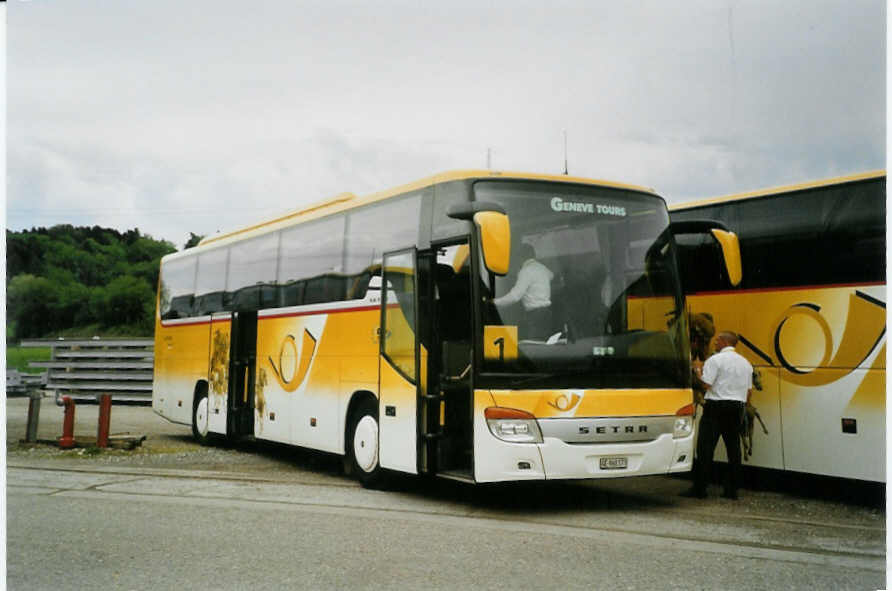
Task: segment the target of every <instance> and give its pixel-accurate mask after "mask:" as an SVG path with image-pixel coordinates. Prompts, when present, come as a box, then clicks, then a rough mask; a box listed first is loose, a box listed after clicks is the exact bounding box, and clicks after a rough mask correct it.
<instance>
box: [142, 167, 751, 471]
mask: <svg viewBox="0 0 892 591" xmlns="http://www.w3.org/2000/svg"><path fill="white" fill-rule="evenodd" d="M701 226H702V228H701V229H702V230H703V231H704V232H706V233H708V234H709V235H710V237H711V238H710V239H712V240H717V241H718V242H719V243H720V244H721V245H722V249H723V253H724V255H723V264H722V269H723V270H724V271H723V272H725V273H728V272H730V273H731V274H732V275H733V274H735V273H737V274H738V275H739V266H740V264H739V252H738V250H737V247H736V237H735V236H734V235H733V234H731V233H729V232H724V231H723V230H722V229H721V228H718V227H715V228H713V227H710V226H709V225H708V224H706V225H702V224H701ZM520 252H528V253H530V254H529V255H524V256H514V253H520ZM532 261H534V262H532ZM533 264H535V265H538V268H539V271H538V273H539V276H538V281H540V283H541V282H542V281H547V286H546V288H545V291H544V292H541V293H540V294H539V299H538V300H537V301H536V303H537V304H538V306H537V308H536V309H535V310H531V309H528V308H529V306H527V305H526V303H529V302H526V303H525V302H524V301H523V299H522V298H520V299H518V301H516V302H515V303H506V300H505V299H500V298H501V297H502V296H504V295H505V294H506V293H508V292H509V291H511V290H512V288H515V287H516V285H517V284H518V282H520V283H521V284H522V285H521V287H517V289H522V288H523V284H525V283H529V273H530V272H529V270H526V271H525V270H524V267H525V266H527V265H533ZM543 269H545V270H544V271H543ZM735 269H736V270H737V271H735ZM524 277H525V278H524ZM738 280H739V277H738ZM540 288H542V285H540ZM516 293H518V292H515V294H516ZM543 293H544V294H545V296H544V297H543V295H542V294H543ZM508 299H512V298H508ZM515 299H517V298H515ZM543 304H544V305H543ZM683 311H684V300H683V295H682V288H681V282H680V277H679V272H678V267H677V264H676V253H675V241H674V238H673V231H672V229H671V228H670V224H669V214H668V211H667V208H666V205H665V202H664V201H663V199H662V198H660V197H659V196H658V195H656V194H654V193H653V192H652V191H650V190H648V189H643V188H640V187H635V186H631V185H624V184H618V183H610V182H603V181H596V180H590V179H583V178H575V177H569V176H548V175H538V174H521V173H498V172H492V171H473V170H472V171H458V172H451V173H445V174H440V175H437V176H434V177H431V178H427V179H423V180H421V181H418V182H415V183H412V184H409V185H406V186H402V187H398V188H396V189H393V190H390V191H385V192H383V193H377V194H374V195H370V196H367V197H357V196H355V195H352V194H344V195H340V196H338V197H336V198H334V199H332V200H330V201H327V202H324V203H321V204H318V205H315V206H312V207H307V208H303V209H300V210H298V211H295V212H293V213H290V214H287V215H284V216H281V217H279V218H276V219H273V220H269V221H266V222H263V223H259V224H256V225H253V226H248V227H245V228H243V229H240V230H236V231H233V232H229V233H226V234H221V235H216V236H213V237H210V238H206V239H204V240H203V241H202V242H201V243H200V244H199V245H198V246H197V247H195V248H191V249H187V250H185V251H183V252H179V253H175V254H172V255H168V256H166V257H165V258H164V259H163V260H162V263H161V279H160V286H159V293H158V305H157V315H156V325H155V375H154V390H153V400H152V404H153V408H154V410H155V412H157V413H158V414H160V415H161V416H163V417H165V418H167V419H169V420H171V421H174V422H178V423H183V424H186V425H191V426H192V429H193V433H194V435H195V437H196V438H197V439H198V440H199V441H202V442H206V441H208V440H210V439H212V438H215V437H216V438H222V437H227V438H244V437H248V438H255V439H264V440H269V441H275V442H282V443H286V444H292V445H296V446H302V447H307V448H313V449H317V450H323V451H326V452H332V453H335V454H341V455H343V456H344V458H345V464H346V465H347V466H348V469H349V470H350V471H352V472H353V473H354V474H355V475H357V477H358V478H359V479H360V480H361V481H362V482H363V484H365V485H373V484H375V483H376V482H377V481H378V480H379V479H380V478H381V476H382V473H383V471H385V470H395V471H400V472H406V473H412V474H435V475H439V476H443V477H447V478H453V479H458V480H463V481H468V482H493V481H508V480H529V479H568V478H601V477H618V476H629V475H643V474H665V473H670V472H683V471H687V470H690V468H691V461H692V455H693V453H692V452H693V437H692V414H693V406H692V391H691V382H690V353H689V344H688V328H687V318H686V315H685V314H684V313H683ZM533 312H535V313H533ZM655 315H656V316H659V318H661V324H660V326H658V327H656V328H652V329H647V330H645V328H644V321H645V320H644V319H645V318H647V317H653V316H655ZM533 317H535V323H534V322H533V320H532V319H533Z"/></svg>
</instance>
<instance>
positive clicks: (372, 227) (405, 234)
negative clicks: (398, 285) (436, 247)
mask: <svg viewBox="0 0 892 591" xmlns="http://www.w3.org/2000/svg"><path fill="white" fill-rule="evenodd" d="M420 216H421V197H420V196H419V195H413V196H410V197H408V198H403V199H398V200H396V201H388V202H386V203H380V204H375V205H370V206H368V207H364V208H362V209H359V210H357V211H355V212H353V213H351V214H350V215H349V216H348V225H347V228H348V230H347V259H346V262H347V268H346V273H347V275H348V276H349V277H350V279H349V283H350V285H349V287H348V290H349V292H350V294H351V297H352V298H363V297H365V292H366V288H367V287H368V281H369V277H370V276H371V275H373V274H376V273H378V272H379V270H380V266H381V257H382V255H383V254H384V253H385V252H389V251H392V250H397V249H399V248H403V247H407V246H414V245H415V244H416V243H417V242H418V228H419V222H420Z"/></svg>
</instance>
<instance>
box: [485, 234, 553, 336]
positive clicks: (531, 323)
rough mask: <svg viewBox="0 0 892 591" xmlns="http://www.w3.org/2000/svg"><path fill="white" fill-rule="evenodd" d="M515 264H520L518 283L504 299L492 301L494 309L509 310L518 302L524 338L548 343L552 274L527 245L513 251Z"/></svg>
mask: <svg viewBox="0 0 892 591" xmlns="http://www.w3.org/2000/svg"><path fill="white" fill-rule="evenodd" d="M515 252H516V256H517V260H519V261H523V263H522V264H521V267H520V272H519V273H518V274H517V282H516V283H515V284H514V287H512V288H511V290H510V291H509V292H508V293H506V294H505V295H503V296H501V297H498V298H495V299H494V300H493V303H494V304H495V305H496V306H497V307H505V306H510V305H512V304H516V303H517V302H520V303H521V305H522V306H523V309H524V313H525V322H524V325H525V327H526V333H527V334H526V335H523V336H524V337H525V338H529V339H547V338H548V337H549V336H550V335H551V332H552V330H551V329H552V326H551V324H552V322H551V280H552V278H553V277H554V273H552V272H551V271H549V270H548V267H546V266H545V265H543V264H542V263H540V262H539V261H537V260H536V251H535V250H534V249H533V247H532V246H530V245H529V244H520V245H519V246H518V247H517V249H516V251H515Z"/></svg>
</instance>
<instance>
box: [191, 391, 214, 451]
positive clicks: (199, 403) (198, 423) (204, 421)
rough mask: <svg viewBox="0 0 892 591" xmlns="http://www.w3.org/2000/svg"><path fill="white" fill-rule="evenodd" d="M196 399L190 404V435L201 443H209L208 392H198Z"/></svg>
mask: <svg viewBox="0 0 892 591" xmlns="http://www.w3.org/2000/svg"><path fill="white" fill-rule="evenodd" d="M197 396H198V399H197V400H196V401H195V403H194V404H193V405H192V436H193V437H194V438H195V441H197V442H198V443H200V444H201V445H209V444H210V443H211V435H210V433H209V430H208V427H209V425H208V406H209V405H208V394H207V392H199V393H198V394H197Z"/></svg>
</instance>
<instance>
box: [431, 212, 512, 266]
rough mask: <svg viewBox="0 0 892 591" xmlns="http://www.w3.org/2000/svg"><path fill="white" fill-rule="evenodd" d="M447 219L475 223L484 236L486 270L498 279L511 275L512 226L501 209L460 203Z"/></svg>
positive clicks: (481, 240) (482, 240)
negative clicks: (497, 276) (498, 277)
mask: <svg viewBox="0 0 892 591" xmlns="http://www.w3.org/2000/svg"><path fill="white" fill-rule="evenodd" d="M446 215H448V216H449V217H451V218H455V219H458V220H473V221H474V224H476V225H477V228H478V230H479V232H480V248H481V250H482V251H483V264H484V265H485V266H486V269H487V270H488V271H489V272H490V273H494V274H496V275H505V274H507V273H508V265H509V263H510V262H511V223H510V222H509V220H508V214H507V213H505V209H504V208H503V207H502V206H501V205H499V204H497V203H486V202H483V201H472V202H469V203H459V204H456V205H453V206H452V207H450V208H449V210H448V211H447V212H446Z"/></svg>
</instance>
